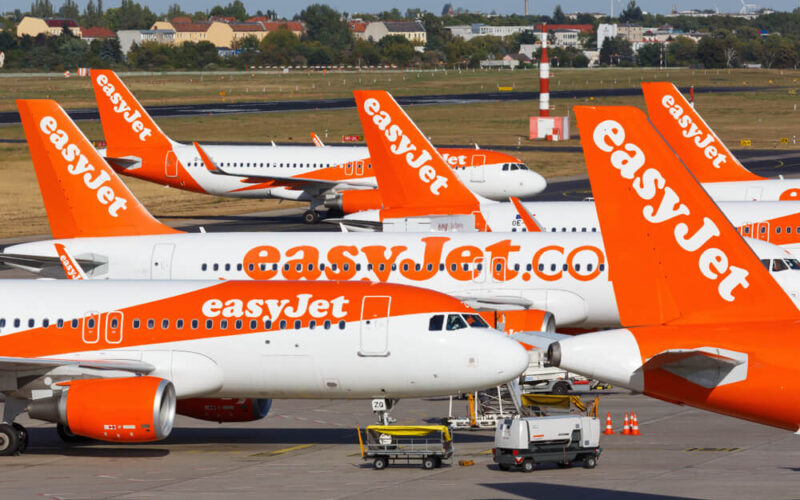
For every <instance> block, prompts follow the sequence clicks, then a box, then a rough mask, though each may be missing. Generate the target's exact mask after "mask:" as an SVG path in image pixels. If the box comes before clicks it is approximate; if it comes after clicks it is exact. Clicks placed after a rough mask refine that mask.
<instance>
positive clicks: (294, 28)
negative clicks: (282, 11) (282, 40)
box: [247, 16, 306, 37]
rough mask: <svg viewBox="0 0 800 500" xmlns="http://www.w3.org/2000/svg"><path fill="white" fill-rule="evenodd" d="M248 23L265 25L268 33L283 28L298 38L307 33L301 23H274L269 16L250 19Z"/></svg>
mask: <svg viewBox="0 0 800 500" xmlns="http://www.w3.org/2000/svg"><path fill="white" fill-rule="evenodd" d="M247 22H248V23H261V24H263V25H264V28H265V29H266V30H267V32H268V33H270V32H272V31H275V30H279V29H281V28H286V29H288V30H289V31H291V32H292V33H294V34H295V35H296V36H297V37H300V36H302V35H303V33H305V31H306V27H305V26H303V23H301V22H300V21H273V20H271V19H270V18H268V17H267V16H255V17H251V18H250V19H248V20H247Z"/></svg>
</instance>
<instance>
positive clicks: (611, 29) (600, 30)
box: [597, 24, 617, 51]
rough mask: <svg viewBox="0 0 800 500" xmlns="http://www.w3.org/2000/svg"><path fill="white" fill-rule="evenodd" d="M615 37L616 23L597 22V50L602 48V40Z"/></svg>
mask: <svg viewBox="0 0 800 500" xmlns="http://www.w3.org/2000/svg"><path fill="white" fill-rule="evenodd" d="M616 37H617V25H616V24H599V25H598V26H597V50H598V51H599V50H600V49H602V48H603V42H605V41H606V39H607V38H616Z"/></svg>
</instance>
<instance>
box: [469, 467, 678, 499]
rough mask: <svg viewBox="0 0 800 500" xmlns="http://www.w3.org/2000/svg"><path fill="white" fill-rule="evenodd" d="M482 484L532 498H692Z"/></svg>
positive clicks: (536, 485)
mask: <svg viewBox="0 0 800 500" xmlns="http://www.w3.org/2000/svg"><path fill="white" fill-rule="evenodd" d="M521 474H522V473H521ZM534 474H535V472H534ZM480 485H481V486H484V487H486V488H492V489H494V490H498V491H501V492H503V493H504V494H509V495H518V496H521V497H524V498H529V499H531V500H571V499H586V498H598V499H599V498H610V499H614V500H634V499H636V500H686V499H688V498H692V497H676V496H672V495H654V494H650V493H637V492H633V491H617V490H607V489H603V488H589V487H583V486H568V485H561V484H547V483H534V482H527V481H526V482H517V483H496V484H491V483H480ZM476 498H477V497H476Z"/></svg>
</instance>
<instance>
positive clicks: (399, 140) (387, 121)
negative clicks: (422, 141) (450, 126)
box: [364, 98, 447, 196]
mask: <svg viewBox="0 0 800 500" xmlns="http://www.w3.org/2000/svg"><path fill="white" fill-rule="evenodd" d="M364 112H365V113H367V115H369V116H371V117H372V122H373V123H374V124H375V125H377V127H378V128H379V129H380V130H381V131H382V132H383V134H384V136H385V137H386V140H388V141H389V143H390V146H389V150H390V151H391V152H392V153H393V154H395V155H397V156H403V158H405V161H406V165H408V166H409V167H410V168H413V169H415V170H417V173H418V175H419V178H420V180H421V181H422V182H424V183H426V184H429V186H428V188H429V189H430V191H431V193H433V194H434V195H436V196H439V193H440V190H441V189H442V188H445V189H447V177H444V176H442V175H437V173H436V169H435V168H434V167H432V166H431V165H430V164H428V163H427V162H429V161H431V160H432V159H433V156H432V155H431V153H430V152H429V151H428V150H427V149H423V150H422V151H418V147H417V145H416V144H414V143H413V141H412V140H411V138H410V137H409V136H408V135H406V133H405V132H404V131H403V129H402V128H401V127H400V126H399V125H397V124H396V123H392V121H393V120H392V117H391V115H389V113H387V112H386V111H383V110H381V104H380V102H378V100H377V99H374V98H369V99H367V100H365V101H364Z"/></svg>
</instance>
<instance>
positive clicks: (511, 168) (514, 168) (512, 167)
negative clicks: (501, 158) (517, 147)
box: [509, 163, 519, 170]
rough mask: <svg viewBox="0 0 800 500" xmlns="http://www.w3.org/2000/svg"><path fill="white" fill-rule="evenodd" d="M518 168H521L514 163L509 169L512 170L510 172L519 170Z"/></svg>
mask: <svg viewBox="0 0 800 500" xmlns="http://www.w3.org/2000/svg"><path fill="white" fill-rule="evenodd" d="M518 168H519V167H518V166H517V164H516V163H512V164H511V167H509V169H510V170H517V169H518Z"/></svg>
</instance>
